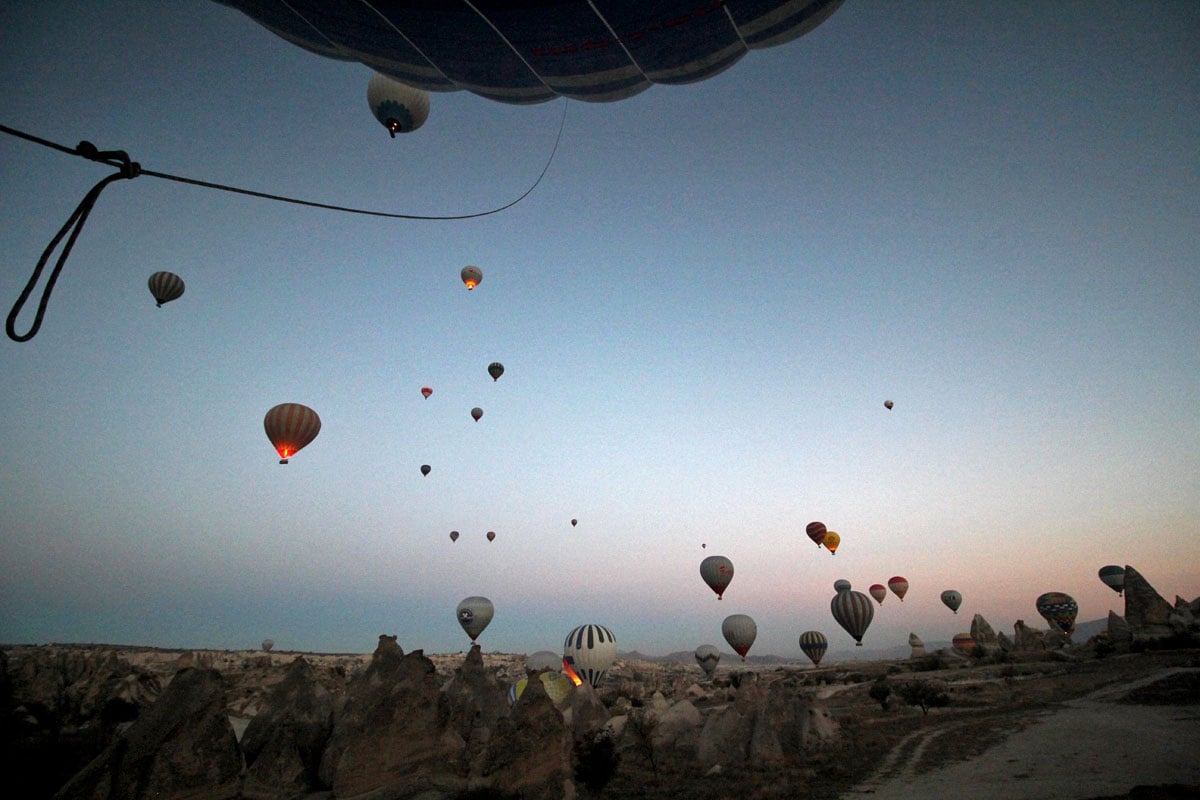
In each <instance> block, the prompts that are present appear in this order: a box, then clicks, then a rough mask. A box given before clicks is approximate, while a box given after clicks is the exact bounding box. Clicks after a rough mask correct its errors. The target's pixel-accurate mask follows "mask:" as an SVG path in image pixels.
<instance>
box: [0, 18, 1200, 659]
mask: <svg viewBox="0 0 1200 800" xmlns="http://www.w3.org/2000/svg"><path fill="white" fill-rule="evenodd" d="M88 9H91V10H92V11H93V12H94V13H89V11H88ZM97 19H101V20H105V22H104V23H103V24H98V23H97ZM1197 64H1200V6H1197V5H1196V4H1194V3H1187V2H1171V3H1145V4H1128V3H1115V2H1113V3H1056V4H1053V5H1050V6H1045V5H1043V4H1032V3H1030V4H1016V5H1013V4H992V3H969V4H968V3H948V2H925V3H913V4H908V5H906V6H904V7H903V8H902V7H900V6H897V5H894V4H891V3H884V2H862V1H856V0H850V2H847V3H846V4H845V5H843V6H842V7H841V8H840V9H839V10H838V11H837V12H836V13H835V14H834V15H833V16H832V17H830V18H829V20H827V21H826V22H825V23H824V24H822V25H821V26H820V27H818V28H817V29H816V30H815V31H813V32H812V33H810V34H808V35H806V36H804V37H802V38H801V39H799V40H797V41H795V42H792V43H789V44H787V45H784V46H781V47H777V48H773V49H771V50H766V51H759V52H754V53H751V54H750V55H749V56H747V57H746V58H745V59H743V60H742V61H741V62H739V63H738V64H736V65H735V66H734V67H733V68H732V69H730V70H728V71H726V72H725V73H722V74H721V75H718V76H717V77H715V78H712V79H710V80H708V81H705V82H702V83H699V84H694V85H689V86H683V87H655V88H652V89H650V90H648V91H646V92H644V93H642V94H640V95H638V96H636V97H633V98H630V99H628V100H625V101H622V102H620V103H615V104H597V105H589V104H582V103H577V102H572V103H569V104H568V105H567V108H566V122H565V128H564V131H563V135H562V141H561V144H560V145H559V148H558V152H557V154H556V155H555V157H554V160H553V162H552V163H551V165H550V168H549V170H548V172H547V173H546V176H545V178H544V180H543V181H542V183H541V184H540V185H539V186H538V187H537V189H536V190H535V191H534V192H533V193H532V194H531V195H530V196H529V197H528V198H526V199H525V200H524V201H522V202H521V203H519V204H518V205H517V206H515V207H514V208H512V209H510V210H508V211H506V212H503V213H501V214H497V215H494V216H489V217H484V218H481V219H476V220H468V221H456V222H447V221H399V220H384V219H378V218H370V217H361V216H349V215H343V214H336V213H332V212H328V211H319V210H314V209H305V208H299V207H295V206H288V205H282V204H278V203H271V202H267V201H263V200H257V199H253V198H246V197H240V196H235V195H231V194H227V193H221V192H215V191H210V190H204V189H199V188H195V187H189V186H184V185H181V184H176V183H172V182H167V181H162V180H159V179H155V178H152V177H141V178H138V179H137V180H134V181H123V182H118V183H116V184H114V185H112V186H111V187H110V188H108V189H107V190H106V191H105V193H104V195H103V196H102V197H101V198H100V201H99V203H98V204H97V207H96V210H95V211H94V212H93V214H92V217H91V219H90V221H89V222H88V224H87V226H86V228H85V230H84V232H83V233H82V235H81V236H80V239H79V241H78V243H77V244H76V246H75V249H74V251H73V254H72V256H71V258H70V261H69V262H68V264H67V266H66V269H65V270H64V272H63V275H62V277H61V278H60V279H59V282H58V285H57V288H56V289H55V293H54V296H53V299H52V301H51V304H50V308H49V311H48V313H47V318H46V321H45V323H44V326H43V328H42V331H41V333H39V335H38V336H37V337H36V338H35V339H34V340H32V341H31V342H28V343H25V344H17V343H14V342H11V341H8V340H7V339H6V340H5V341H4V342H3V343H2V344H0V374H3V376H4V381H3V382H2V383H0V426H2V427H0V442H2V446H0V453H2V458H0V507H3V509H4V513H3V514H2V515H0V560H2V561H3V564H4V569H3V570H2V571H0V612H2V613H0V641H7V642H45V641H105V642H123V643H138V644H151V645H160V646H184V647H228V648H241V647H250V646H253V645H255V644H256V643H257V642H258V641H259V640H261V639H262V638H264V637H271V638H273V639H274V640H275V641H276V643H277V647H280V648H283V649H305V650H321V651H354V652H358V651H366V650H370V649H371V648H372V647H373V646H374V643H375V639H376V637H377V635H378V634H380V633H390V634H397V635H398V636H399V640H400V643H401V645H402V646H403V647H405V648H406V649H416V648H424V649H426V650H428V651H431V652H444V651H455V650H459V649H462V648H463V647H464V645H465V644H466V642H467V639H466V636H465V635H464V634H463V633H462V631H461V630H460V629H459V627H458V625H457V622H456V621H455V618H454V609H455V606H456V605H457V603H458V601H459V600H461V599H462V598H464V597H466V596H469V595H476V594H482V595H485V596H488V597H490V598H491V599H492V600H493V602H494V603H495V605H496V616H495V619H494V620H493V622H492V624H491V626H490V627H489V628H488V630H487V631H486V632H485V633H484V634H483V635H482V636H481V637H480V641H481V643H483V645H484V647H485V649H492V650H504V651H509V652H530V651H533V650H539V649H554V648H556V647H557V646H558V644H559V642H561V641H562V638H563V636H565V634H566V633H567V631H569V630H570V629H571V628H572V627H574V626H575V625H578V624H581V623H585V622H595V623H599V624H604V625H606V626H608V627H610V628H611V629H612V630H613V631H614V632H615V633H616V635H617V637H618V642H619V644H620V647H621V648H622V649H628V650H632V649H637V650H640V651H643V652H650V653H665V652H669V651H672V650H682V649H692V648H694V647H695V646H697V645H699V644H703V643H714V644H718V645H721V646H722V649H725V647H724V643H723V642H722V640H721V634H720V622H721V620H722V619H723V618H724V616H725V615H726V614H731V613H748V614H750V615H751V616H753V617H754V618H755V619H756V620H757V621H758V627H759V640H758V642H757V643H756V644H755V646H754V648H753V649H752V650H751V653H752V654H754V653H777V654H781V655H796V656H798V655H799V648H798V645H797V639H798V636H799V633H800V632H802V631H804V630H808V629H817V630H822V631H824V632H825V633H826V635H827V636H829V638H830V641H831V647H832V648H834V649H844V648H845V647H846V646H848V645H850V644H851V640H850V638H849V636H848V635H846V634H845V633H843V632H842V631H841V629H840V628H838V627H837V626H836V624H835V623H834V622H833V620H832V619H831V617H830V614H829V599H830V596H831V594H832V583H833V581H834V580H835V579H837V578H842V577H844V578H848V579H849V580H851V581H852V583H854V584H855V588H858V589H865V588H866V587H867V586H868V585H869V584H871V583H875V582H885V581H886V580H887V579H888V578H889V577H890V576H892V575H895V574H901V575H904V576H906V577H907V578H908V579H909V581H910V583H911V584H912V588H911V589H910V592H909V595H908V597H907V598H906V599H905V602H904V603H903V604H900V603H897V602H896V601H895V598H894V597H891V598H889V599H888V600H887V601H885V602H884V604H883V606H882V607H880V608H878V609H877V612H876V615H875V620H874V622H873V624H872V626H871V629H870V630H869V631H868V634H867V637H866V639H865V641H866V644H867V645H868V646H872V645H873V646H878V647H882V646H889V645H894V644H898V643H903V642H905V641H907V636H908V633H909V632H910V631H915V632H917V633H918V635H920V636H922V637H923V638H924V639H926V640H927V641H934V640H948V639H949V638H950V637H951V636H952V635H953V634H954V633H956V632H958V631H961V630H965V629H966V628H967V627H969V621H970V616H971V614H973V613H982V614H984V616H985V617H987V618H988V619H989V621H991V622H992V624H993V625H994V626H995V627H996V628H998V629H1000V630H1011V625H1012V623H1013V622H1014V621H1015V620H1016V619H1025V620H1026V621H1029V622H1033V621H1037V622H1038V623H1039V624H1040V622H1041V621H1040V620H1038V619H1037V614H1036V611H1035V610H1034V607H1033V604H1034V602H1033V601H1034V598H1036V596H1037V595H1038V594H1040V593H1042V592H1044V591H1051V590H1055V591H1065V592H1068V593H1070V594H1072V595H1073V596H1074V597H1075V598H1076V599H1077V600H1078V601H1079V604H1080V607H1081V611H1080V618H1081V619H1094V618H1097V617H1101V616H1104V615H1106V614H1107V612H1108V610H1109V609H1110V608H1111V609H1115V610H1117V611H1118V612H1120V611H1121V610H1122V605H1121V601H1120V599H1119V598H1117V596H1116V595H1115V594H1113V593H1112V592H1111V590H1110V589H1108V588H1107V587H1105V586H1104V585H1103V584H1102V583H1101V582H1100V581H1099V579H1098V578H1097V577H1096V571H1097V570H1098V569H1099V567H1101V566H1103V565H1105V564H1110V563H1114V564H1132V565H1134V566H1136V567H1137V568H1138V569H1139V570H1140V571H1141V572H1142V573H1143V574H1144V575H1146V577H1147V578H1148V579H1149V580H1150V581H1151V582H1152V583H1153V584H1154V585H1155V586H1156V587H1157V588H1158V589H1159V591H1160V592H1161V593H1162V594H1163V595H1164V596H1166V597H1167V598H1168V599H1172V598H1173V597H1174V595H1175V594H1181V595H1184V596H1187V597H1194V596H1196V595H1197V594H1200V536H1198V533H1200V459H1198V458H1197V456H1196V454H1197V452H1200V415H1198V413H1197V398H1198V397H1200V347H1198V343H1200V313H1198V308H1200V262H1198V257H1197V253H1198V252H1200V246H1198V245H1200V190H1198V189H1197V188H1196V187H1197V186H1200V174H1198V173H1200V115H1197V114H1196V109H1197V108H1198V107H1200V70H1198V69H1197V66H1196V65H1197ZM0 74H2V75H3V82H2V83H0V86H2V87H3V88H0V109H3V113H2V114H0V122H3V123H4V124H6V125H9V126H12V127H15V128H19V129H21V130H25V131H28V132H30V133H32V134H35V135H38V136H42V137H44V138H47V139H50V140H53V141H57V142H60V143H63V144H66V145H74V144H75V143H76V142H78V141H79V140H82V139H87V140H89V141H92V142H94V143H95V144H97V145H98V146H99V147H101V148H102V149H107V148H121V149H125V150H127V151H129V153H130V155H131V156H132V157H133V158H134V159H135V160H137V161H139V162H141V163H142V164H143V165H144V166H145V167H147V168H149V169H154V170H158V171H161V172H167V173H172V174H179V175H185V176H188V177H194V178H199V179H204V180H209V181H214V182H218V183H227V184H232V185H237V186H242V187H246V188H250V189H255V190H260V191H266V192H272V193H278V194H284V195H291V196H297V197H303V198H305V199H312V200H317V201H321V202H327V203H333V204H344V205H349V206H354V207H360V208H370V209H379V210H386V211H394V212H399V213H410V214H424V215H440V214H463V213H471V212H475V211H481V210H486V209H489V208H493V207H496V206H499V205H502V204H504V203H506V202H508V201H510V200H512V199H513V198H515V197H516V196H518V195H519V194H520V193H521V192H523V191H525V189H526V188H528V187H529V185H530V184H531V183H532V182H533V181H534V179H536V177H537V175H538V173H539V172H540V171H541V169H542V167H543V165H544V164H545V162H546V159H547V158H548V157H549V155H550V152H551V149H552V147H553V145H554V141H555V136H556V134H557V132H558V129H559V122H560V120H561V119H562V114H563V104H562V102H561V101H559V102H552V103H547V104H542V105H537V106H531V107H512V106H505V105H501V104H498V103H494V102H489V101H486V100H483V99H480V98H477V97H474V96H472V95H469V94H466V93H461V92H460V93H453V94H435V95H434V96H433V110H432V113H431V116H430V119H429V121H428V122H427V123H426V125H425V126H424V127H423V128H421V129H420V130H419V131H417V132H415V133H413V134H411V135H408V136H403V137H399V138H397V139H394V140H393V139H390V138H389V137H388V136H387V134H386V131H384V130H383V128H382V127H380V126H379V125H378V124H377V123H376V122H375V121H374V120H373V118H372V117H371V116H370V114H369V112H368V110H367V107H366V100H365V93H366V84H367V80H368V79H369V77H370V71H369V70H368V69H367V68H365V67H363V66H361V65H356V64H350V63H342V62H337V61H332V60H328V59H324V58H320V57H317V56H314V55H312V54H309V53H307V52H305V51H303V50H300V49H299V48H296V47H294V46H291V45H289V44H287V43H286V42H284V41H282V40H281V39H278V38H277V37H275V36H273V35H272V34H270V33H268V32H267V31H265V30H264V29H262V28H260V27H259V26H258V25H256V24H255V23H253V22H252V21H250V20H249V19H248V18H246V17H244V16H242V15H241V14H239V13H238V12H235V11H232V10H230V9H227V8H225V7H222V6H219V5H217V4H216V3H209V2H182V1H181V0H172V1H170V2H144V1H141V2H139V1H135V0H124V1H123V2H106V3H57V2H38V3H33V2H18V3H11V4H5V5H4V6H3V7H2V8H0ZM107 172H108V168H106V167H101V166H99V165H95V164H91V163H88V162H85V161H83V160H82V159H78V158H72V157H69V156H66V155H63V154H60V153H56V152H53V151H50V150H47V149H44V148H40V147H37V146H35V145H31V144H29V143H27V142H23V141H20V140H17V139H14V138H12V137H8V136H3V137H0V240H2V241H3V242H4V243H5V258H6V265H7V266H6V268H5V269H4V270H3V272H2V273H0V297H3V298H5V300H6V303H11V302H12V301H13V300H15V299H16V297H17V295H18V293H19V292H20V290H21V288H22V287H23V286H24V283H25V281H26V280H27V278H28V274H29V271H30V270H31V269H32V267H33V265H34V263H35V262H36V261H37V258H38V256H39V255H40V254H41V251H42V248H43V247H45V245H46V243H47V242H48V241H49V239H50V238H51V236H52V235H53V234H54V232H55V231H56V230H57V229H58V226H59V225H61V224H62V222H63V220H65V219H66V217H67V215H68V214H69V213H70V212H71V210H72V209H73V208H74V207H75V204H76V203H77V202H78V201H79V199H80V198H81V197H82V196H83V194H84V193H85V192H86V191H87V189H88V188H90V186H91V185H92V184H93V183H94V182H95V181H97V180H99V178H101V177H103V176H104V175H105V174H107ZM465 264H477V265H478V266H480V267H481V268H482V269H483V271H484V279H483V282H482V283H481V285H480V286H479V288H477V289H476V290H475V291H473V292H470V293H468V292H467V291H466V290H465V289H464V288H463V286H462V284H461V283H460V282H459V280H458V273H459V270H460V269H461V268H462V266H464V265H465ZM162 269H165V270H170V271H173V272H176V273H178V274H179V275H181V276H182V277H183V278H184V280H185V281H186V282H187V292H186V293H185V295H184V296H183V297H182V298H181V299H180V300H178V301H176V302H174V303H171V304H168V305H167V306H164V307H163V308H161V309H156V308H155V307H154V303H153V300H152V299H151V297H150V295H149V293H148V291H147V289H146V279H147V278H148V276H149V275H150V274H151V273H153V272H155V271H158V270H162ZM28 318H29V317H28V315H26V316H25V317H23V319H24V320H26V321H27V320H28ZM492 361H501V362H503V363H504V364H505V366H506V370H507V371H506V372H505V374H504V376H503V377H502V378H501V379H500V380H499V381H498V382H493V381H492V380H491V378H490V377H489V376H488V375H487V372H486V367H487V365H488V364H489V363H490V362H492ZM425 385H428V386H431V387H433V389H434V394H433V396H432V397H431V398H429V399H428V400H426V399H423V398H422V397H421V395H420V393H419V389H420V387H421V386H425ZM886 399H891V400H893V401H894V402H895V408H894V409H893V410H892V411H890V412H889V411H887V410H885V409H884V407H883V401H884V400H886ZM280 402H302V403H305V404H307V405H309V406H311V407H313V408H314V409H316V410H317V412H318V413H319V414H320V416H321V419H322V422H323V427H322V431H321V434H320V436H319V437H318V438H317V440H316V441H315V442H314V443H313V444H312V445H310V446H309V447H308V448H307V449H305V450H304V451H302V452H301V453H300V454H299V455H297V456H296V457H295V458H294V459H292V463H291V464H289V465H288V466H286V467H281V466H279V465H278V464H277V463H276V462H277V458H276V457H275V455H274V452H273V450H272V449H271V447H270V445H269V443H268V442H267V440H266V437H265V436H264V434H263V430H262V417H263V414H265V412H266V410H267V409H268V408H270V407H271V406H273V405H275V404H276V403H280ZM473 406H480V407H482V408H483V409H484V417H483V419H482V420H481V421H480V422H478V423H475V422H473V421H472V420H471V419H470V416H469V411H470V409H471V407H473ZM421 464H430V465H431V466H432V467H433V470H432V472H431V474H430V475H429V476H428V477H422V476H421V474H420V472H419V467H420V465H421ZM572 518H577V519H578V520H579V524H578V526H577V527H575V528H572V527H571V525H570V520H571V519H572ZM813 519H820V520H822V521H824V522H826V523H827V524H828V526H829V527H830V528H831V529H833V530H836V531H838V532H839V533H840V534H841V535H842V537H843V544H842V547H841V549H840V550H839V552H838V554H837V555H836V556H833V557H831V556H830V555H829V554H828V553H826V552H824V551H820V550H818V549H817V548H816V547H814V546H813V545H812V543H811V542H809V540H808V539H807V538H806V537H805V536H804V526H805V524H806V523H807V522H809V521H810V520H813ZM452 529H456V530H459V531H461V532H462V537H461V538H460V539H459V541H458V542H456V543H451V542H450V540H449V538H448V533H449V531H450V530H452ZM488 530H495V531H496V532H497V539H496V541H495V542H492V543H488V542H487V541H486V540H485V539H484V534H485V532H486V531H488ZM702 545H706V547H702ZM712 554H724V555H726V556H728V557H729V558H730V559H732V561H733V563H734V565H735V570H736V576H735V578H734V580H733V583H732V585H731V586H730V588H729V589H728V590H727V592H726V595H725V599H724V600H723V601H717V600H716V598H715V596H714V595H713V594H712V593H711V592H710V591H709V590H708V589H707V588H706V587H705V586H704V585H703V583H702V582H701V580H700V578H699V570H698V567H699V562H700V560H701V559H702V558H703V557H704V556H706V555H712ZM946 588H955V589H958V590H959V591H961V592H962V594H963V597H964V602H963V607H962V609H960V611H959V613H958V615H957V616H955V615H952V614H950V612H949V611H948V610H947V609H945V608H944V607H943V606H942V605H941V603H940V601H939V600H938V595H939V594H940V592H941V591H942V590H943V589H946Z"/></svg>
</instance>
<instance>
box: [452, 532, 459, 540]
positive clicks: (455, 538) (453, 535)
mask: <svg viewBox="0 0 1200 800" xmlns="http://www.w3.org/2000/svg"><path fill="white" fill-rule="evenodd" d="M450 541H452V542H457V541H458V531H450Z"/></svg>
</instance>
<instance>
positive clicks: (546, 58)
mask: <svg viewBox="0 0 1200 800" xmlns="http://www.w3.org/2000/svg"><path fill="white" fill-rule="evenodd" d="M218 2H220V3H221V4H223V5H227V6H231V7H233V8H236V9H238V10H240V11H242V12H243V13H245V14H246V15H247V16H248V17H250V18H251V19H253V20H254V21H255V22H257V23H259V24H260V25H261V26H262V27H264V28H266V29H267V30H268V31H270V32H272V33H274V34H276V35H277V36H280V37H281V38H283V39H284V40H286V41H287V42H289V43H290V44H293V45H296V46H298V47H302V48H304V49H305V50H308V51H309V52H312V53H316V54H317V55H320V56H325V57H327V58H332V59H337V60H340V61H359V62H361V63H363V64H366V65H367V66H369V67H371V68H372V69H374V70H377V71H379V72H383V73H385V74H387V75H389V76H391V77H393V78H396V79H398V80H400V81H403V82H404V83H405V84H408V85H410V86H414V87H418V88H420V89H423V90H425V91H430V92H448V91H457V90H466V91H468V92H471V93H473V94H477V95H479V96H480V97H485V98H487V99H489V100H495V101H497V102H501V103H513V104H517V105H527V104H531V103H542V102H546V101H547V100H552V99H554V98H556V97H567V98H570V99H572V100H583V101H588V102H612V101H617V100H623V99H625V98H628V97H632V96H633V95H636V94H638V93H639V92H642V91H644V90H645V89H647V88H649V87H650V86H653V85H655V84H669V85H678V84H687V83H695V82H697V81H702V80H705V79H707V78H711V77H712V76H714V75H717V74H719V73H721V72H723V71H724V70H726V69H728V68H729V67H731V66H733V65H734V64H735V63H737V62H738V61H739V60H741V58H742V57H743V56H744V55H746V54H747V53H749V52H750V51H751V50H759V49H763V48H768V47H774V46H777V45H782V44H785V43H787V42H791V41H794V40H796V39H799V38H800V37H801V36H803V35H805V34H807V33H809V32H810V31H812V30H813V29H814V28H816V27H817V26H818V25H820V24H821V23H822V22H824V21H825V19H827V18H828V17H829V16H830V15H831V14H833V13H834V11H835V10H836V9H837V8H838V6H839V5H841V2H842V0H721V1H720V2H715V0H714V1H712V2H707V1H706V2H696V0H657V1H656V2H653V3H636V2H621V3H611V2H609V3H592V2H584V0H556V2H552V3H547V2H536V3H531V2H514V1H510V0H499V1H493V2H488V3H430V2H423V3H412V2H406V3H386V4H380V3H364V2H362V0H321V2H319V3H318V2H311V1H310V2H302V3H294V2H293V3H285V2H264V0H218ZM377 9H378V10H377ZM780 88H781V89H786V88H787V86H786V85H784V86H781V87H780Z"/></svg>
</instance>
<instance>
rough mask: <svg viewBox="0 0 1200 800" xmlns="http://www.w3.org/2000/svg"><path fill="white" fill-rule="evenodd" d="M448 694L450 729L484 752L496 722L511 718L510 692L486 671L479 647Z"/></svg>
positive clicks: (469, 655) (471, 747) (450, 684)
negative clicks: (484, 746) (484, 745)
mask: <svg viewBox="0 0 1200 800" xmlns="http://www.w3.org/2000/svg"><path fill="white" fill-rule="evenodd" d="M538 683H541V681H538ZM444 692H445V694H446V697H447V699H448V700H449V703H450V725H451V727H453V728H454V730H456V731H457V732H458V735H459V736H460V737H462V739H463V741H464V742H466V746H467V748H468V749H469V750H477V749H480V748H482V746H483V744H484V743H485V742H486V741H487V740H488V737H489V736H490V735H491V731H492V730H493V729H494V728H495V727H496V722H497V721H498V720H499V719H500V718H501V717H506V716H508V713H509V707H508V698H507V696H506V695H507V690H506V688H505V687H503V686H501V685H500V684H499V682H497V680H496V679H495V678H494V677H492V675H491V674H490V673H488V672H487V671H486V670H485V669H484V667H483V653H482V652H481V651H480V649H479V645H477V644H476V645H472V646H471V650H470V651H469V652H468V653H467V657H466V658H465V659H463V663H462V666H460V667H459V668H458V670H457V671H456V672H455V674H454V677H453V678H451V679H450V681H449V682H448V683H447V684H446V687H445V689H444Z"/></svg>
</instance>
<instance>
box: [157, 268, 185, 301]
mask: <svg viewBox="0 0 1200 800" xmlns="http://www.w3.org/2000/svg"><path fill="white" fill-rule="evenodd" d="M149 284H150V294H152V295H154V300H155V302H156V304H157V306H158V307H159V308H162V304H163V303H169V302H171V301H172V300H177V299H179V298H180V297H181V296H182V295H183V278H181V277H179V276H178V275H176V274H175V273H174V272H156V273H154V274H153V275H151V276H150V281H149Z"/></svg>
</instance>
